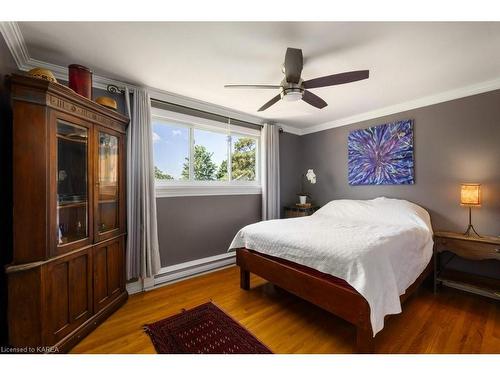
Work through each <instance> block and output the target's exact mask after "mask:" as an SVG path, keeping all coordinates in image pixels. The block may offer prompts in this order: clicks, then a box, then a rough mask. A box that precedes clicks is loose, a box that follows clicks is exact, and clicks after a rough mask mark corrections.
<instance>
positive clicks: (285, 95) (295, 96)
mask: <svg viewBox="0 0 500 375" xmlns="http://www.w3.org/2000/svg"><path fill="white" fill-rule="evenodd" d="M303 94H304V90H303V89H300V88H293V89H286V90H283V91H282V92H281V99H283V100H285V101H287V102H296V101H298V100H301V99H302V95H303Z"/></svg>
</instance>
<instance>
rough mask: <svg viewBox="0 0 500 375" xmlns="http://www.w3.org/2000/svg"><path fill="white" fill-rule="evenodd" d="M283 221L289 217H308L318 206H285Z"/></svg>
mask: <svg viewBox="0 0 500 375" xmlns="http://www.w3.org/2000/svg"><path fill="white" fill-rule="evenodd" d="M284 208H285V219H289V218H291V217H302V216H310V215H312V214H313V213H315V212H316V211H317V210H318V209H319V206H311V207H307V208H306V207H299V206H295V205H290V206H285V207H284Z"/></svg>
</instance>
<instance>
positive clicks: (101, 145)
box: [6, 75, 129, 352]
mask: <svg viewBox="0 0 500 375" xmlns="http://www.w3.org/2000/svg"><path fill="white" fill-rule="evenodd" d="M7 86H8V87H9V90H10V97H11V105H12V114H13V124H12V126H13V140H12V141H13V146H12V148H13V207H14V209H13V262H12V263H11V264H10V265H8V266H7V268H6V273H7V278H8V306H7V309H8V329H9V344H10V345H11V346H14V347H28V348H40V347H42V348H44V347H51V348H52V351H59V352H67V351H68V350H69V349H70V348H71V347H73V346H74V345H75V344H76V343H77V342H78V341H79V340H81V339H82V338H83V337H84V336H85V335H87V334H88V333H89V332H90V331H91V330H93V329H94V328H95V327H96V326H97V325H98V324H100V323H101V322H102V321H104V320H105V319H106V318H107V317H108V316H109V315H111V314H112V313H113V312H114V311H115V310H116V309H118V308H119V307H120V306H121V305H122V304H123V303H124V302H125V301H126V299H127V297H128V295H127V292H126V289H125V236H126V191H125V187H126V182H125V171H126V165H125V164H126V162H125V161H126V157H125V153H126V149H125V146H126V141H125V139H126V137H125V132H126V127H127V125H128V122H129V120H128V118H127V117H125V116H123V115H121V114H119V113H117V112H115V111H113V110H111V109H108V108H106V107H103V106H101V105H99V104H97V103H95V102H93V101H91V100H89V99H86V98H84V97H82V96H80V95H78V94H76V93H75V92H73V91H72V90H71V89H69V88H68V87H66V86H63V85H60V84H57V83H51V82H48V81H45V80H41V79H36V78H31V77H27V76H22V75H12V76H11V77H9V79H8V80H7Z"/></svg>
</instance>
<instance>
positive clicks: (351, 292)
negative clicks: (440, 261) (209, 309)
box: [236, 249, 432, 353]
mask: <svg viewBox="0 0 500 375" xmlns="http://www.w3.org/2000/svg"><path fill="white" fill-rule="evenodd" d="M236 264H237V265H238V266H239V267H240V275H241V278H240V286H241V288H242V289H245V290H248V289H249V288H250V272H252V273H254V274H256V275H258V276H260V277H262V278H264V279H266V280H268V281H269V282H271V283H273V284H275V285H277V286H279V287H281V288H283V289H285V290H287V291H289V292H291V293H293V294H295V295H297V296H298V297H301V298H303V299H305V300H307V301H309V302H311V303H313V304H315V305H317V306H319V307H321V308H323V309H325V310H326V311H329V312H330V313H332V314H334V315H336V316H339V317H341V318H342V319H345V320H347V321H348V322H350V323H352V324H354V325H355V326H356V329H357V334H356V351H357V352H358V353H373V351H374V338H373V332H372V328H371V323H370V306H369V305H368V302H367V301H366V299H365V298H364V297H363V296H362V295H361V294H359V293H358V292H357V291H356V290H355V289H354V288H352V287H351V286H350V285H348V284H347V283H346V282H345V281H343V280H341V279H339V278H336V277H334V276H331V275H326V274H323V273H321V272H319V271H316V270H313V269H311V268H308V267H305V266H301V265H298V264H296V263H293V262H289V261H286V260H282V259H279V258H275V257H270V256H266V255H263V254H259V253H257V252H255V251H251V250H248V249H238V250H237V251H236ZM431 264H432V262H431V263H430V264H429V266H428V267H427V268H426V271H424V272H423V273H422V275H420V277H419V278H418V279H417V281H415V283H414V284H412V285H411V286H410V288H408V291H407V293H405V294H404V295H403V296H401V300H404V299H406V298H407V297H408V295H409V294H410V293H411V292H412V291H413V290H415V289H416V288H417V287H418V285H420V283H421V282H422V281H423V280H424V279H425V277H426V276H427V275H429V274H430V271H431V269H432V268H431V267H430V265H431Z"/></svg>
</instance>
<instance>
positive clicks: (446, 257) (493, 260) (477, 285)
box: [434, 232, 500, 300]
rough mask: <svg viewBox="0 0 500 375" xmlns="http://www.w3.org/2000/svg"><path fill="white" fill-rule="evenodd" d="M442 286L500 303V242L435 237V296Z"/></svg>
mask: <svg viewBox="0 0 500 375" xmlns="http://www.w3.org/2000/svg"><path fill="white" fill-rule="evenodd" d="M440 284H442V285H446V286H449V287H452V288H456V289H460V290H464V291H467V292H471V293H476V294H480V295H482V296H486V297H490V298H494V299H497V300H500V238H499V237H468V236H465V235H463V234H459V233H452V232H436V233H434V292H436V291H437V286H438V285H440Z"/></svg>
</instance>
